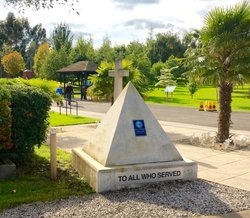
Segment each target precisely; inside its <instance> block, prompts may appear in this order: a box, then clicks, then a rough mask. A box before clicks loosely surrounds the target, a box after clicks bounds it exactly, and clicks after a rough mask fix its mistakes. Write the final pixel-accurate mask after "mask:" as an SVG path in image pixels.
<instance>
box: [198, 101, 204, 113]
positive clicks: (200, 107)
mask: <svg viewBox="0 0 250 218" xmlns="http://www.w3.org/2000/svg"><path fill="white" fill-rule="evenodd" d="M199 111H204V105H203V101H200V106H199Z"/></svg>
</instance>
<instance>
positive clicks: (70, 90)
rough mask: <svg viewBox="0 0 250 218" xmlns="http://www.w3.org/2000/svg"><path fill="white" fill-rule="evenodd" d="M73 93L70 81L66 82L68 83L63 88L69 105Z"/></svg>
mask: <svg viewBox="0 0 250 218" xmlns="http://www.w3.org/2000/svg"><path fill="white" fill-rule="evenodd" d="M73 93H74V90H73V87H72V85H71V82H68V85H67V86H66V89H65V94H66V98H67V100H68V102H69V105H71V99H72V95H73Z"/></svg>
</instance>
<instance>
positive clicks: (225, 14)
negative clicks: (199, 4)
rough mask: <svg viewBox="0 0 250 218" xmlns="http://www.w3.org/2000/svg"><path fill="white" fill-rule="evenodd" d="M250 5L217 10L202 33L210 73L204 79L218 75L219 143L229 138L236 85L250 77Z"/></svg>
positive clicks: (242, 4)
mask: <svg viewBox="0 0 250 218" xmlns="http://www.w3.org/2000/svg"><path fill="white" fill-rule="evenodd" d="M249 29H250V2H249V1H243V2H242V3H240V4H236V5H235V6H232V7H228V8H215V9H214V10H212V11H211V12H210V13H209V14H208V15H207V16H206V17H205V23H204V27H203V28H202V30H201V36H200V39H201V42H202V44H203V46H202V52H203V55H204V58H205V59H206V61H205V62H206V63H207V66H208V67H209V70H208V71H207V72H206V73H204V74H203V77H209V76H212V77H214V76H215V75H216V77H217V82H218V85H219V96H220V100H219V104H220V111H219V117H218V133H217V141H218V142H224V141H225V140H226V139H228V138H229V134H230V126H231V102H232V91H233V87H234V85H235V81H237V78H239V75H241V77H245V78H249V76H250V73H249V70H250V66H249V61H250V49H249V48H250V34H249Z"/></svg>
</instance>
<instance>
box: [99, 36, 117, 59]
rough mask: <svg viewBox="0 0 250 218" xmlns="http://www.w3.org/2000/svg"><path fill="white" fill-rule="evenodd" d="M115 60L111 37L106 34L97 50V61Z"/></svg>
mask: <svg viewBox="0 0 250 218" xmlns="http://www.w3.org/2000/svg"><path fill="white" fill-rule="evenodd" d="M114 60H115V52H114V49H113V48H112V46H111V41H110V39H109V38H108V37H107V36H106V37H105V38H104V39H103V42H102V45H101V47H100V48H99V49H98V50H97V63H101V62H102V61H106V62H113V61H114Z"/></svg>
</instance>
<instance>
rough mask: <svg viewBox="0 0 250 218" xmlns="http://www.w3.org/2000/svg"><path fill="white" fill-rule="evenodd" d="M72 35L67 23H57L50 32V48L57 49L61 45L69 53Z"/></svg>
mask: <svg viewBox="0 0 250 218" xmlns="http://www.w3.org/2000/svg"><path fill="white" fill-rule="evenodd" d="M72 41H73V35H72V33H71V30H70V28H69V26H68V25H67V24H63V23H61V24H59V25H57V26H56V27H55V28H54V30H53V33H52V48H53V49H55V50H56V51H59V50H60V49H61V48H62V47H64V49H66V51H67V52H68V53H69V52H70V49H71V47H72Z"/></svg>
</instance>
